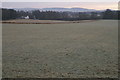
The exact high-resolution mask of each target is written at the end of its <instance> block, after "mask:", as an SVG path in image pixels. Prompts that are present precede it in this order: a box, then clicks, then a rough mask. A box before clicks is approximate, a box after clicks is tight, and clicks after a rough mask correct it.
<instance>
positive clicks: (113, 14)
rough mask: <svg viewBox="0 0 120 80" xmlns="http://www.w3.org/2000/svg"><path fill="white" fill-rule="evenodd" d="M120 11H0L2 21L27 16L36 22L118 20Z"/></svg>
mask: <svg viewBox="0 0 120 80" xmlns="http://www.w3.org/2000/svg"><path fill="white" fill-rule="evenodd" d="M119 14H120V11H113V10H110V9H107V10H106V11H103V12H56V11H40V10H33V11H16V10H14V9H2V20H10V19H22V18H24V17H26V16H29V18H30V19H38V20H94V19H120V17H119Z"/></svg>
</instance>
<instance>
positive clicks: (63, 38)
mask: <svg viewBox="0 0 120 80" xmlns="http://www.w3.org/2000/svg"><path fill="white" fill-rule="evenodd" d="M117 25H118V21H117V20H116V21H115V20H99V21H93V22H87V23H72V24H3V27H2V28H3V30H2V31H3V42H2V45H3V46H2V48H3V54H2V55H3V57H2V58H3V63H2V65H3V73H2V74H3V78H4V77H5V78H26V77H27V78H48V77H51V78H60V77H62V78H70V77H72V78H87V77H90V78H91V77H92V78H95V77H99V78H105V77H110V78H117V77H118V26H117Z"/></svg>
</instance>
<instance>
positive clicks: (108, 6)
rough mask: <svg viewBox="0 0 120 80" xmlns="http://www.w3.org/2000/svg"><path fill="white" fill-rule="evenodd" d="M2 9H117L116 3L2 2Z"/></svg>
mask: <svg viewBox="0 0 120 80" xmlns="http://www.w3.org/2000/svg"><path fill="white" fill-rule="evenodd" d="M2 7H3V8H55V7H62V8H72V7H74V8H75V7H77V8H88V9H97V10H104V9H118V3H117V2H3V3H2Z"/></svg>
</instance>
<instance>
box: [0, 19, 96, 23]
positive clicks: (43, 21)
mask: <svg viewBox="0 0 120 80" xmlns="http://www.w3.org/2000/svg"><path fill="white" fill-rule="evenodd" d="M91 21H94V20H80V21H60V20H32V19H17V20H4V21H1V22H0V23H6V24H7V23H9V24H68V23H84V22H91Z"/></svg>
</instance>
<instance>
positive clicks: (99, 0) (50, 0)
mask: <svg viewBox="0 0 120 80" xmlns="http://www.w3.org/2000/svg"><path fill="white" fill-rule="evenodd" d="M1 1H2V2H119V0H1Z"/></svg>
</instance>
